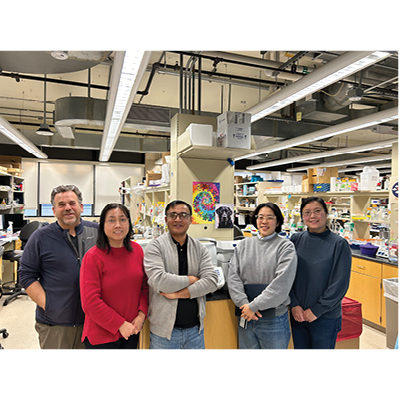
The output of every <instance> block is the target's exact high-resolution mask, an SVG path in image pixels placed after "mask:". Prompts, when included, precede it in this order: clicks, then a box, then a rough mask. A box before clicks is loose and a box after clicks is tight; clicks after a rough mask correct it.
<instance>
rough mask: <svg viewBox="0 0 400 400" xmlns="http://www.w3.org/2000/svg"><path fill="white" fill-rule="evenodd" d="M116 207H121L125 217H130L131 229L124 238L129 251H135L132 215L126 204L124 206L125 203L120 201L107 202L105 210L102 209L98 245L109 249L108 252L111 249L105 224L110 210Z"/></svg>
mask: <svg viewBox="0 0 400 400" xmlns="http://www.w3.org/2000/svg"><path fill="white" fill-rule="evenodd" d="M114 208H119V209H120V210H122V212H123V213H124V214H125V217H126V218H128V223H129V230H128V233H127V235H126V236H125V238H124V247H125V248H126V249H127V250H128V251H133V247H132V244H131V237H132V235H133V228H132V223H131V216H130V215H129V210H128V209H127V208H126V206H124V205H123V204H119V203H110V204H107V205H106V206H105V207H104V208H103V210H102V211H101V215H100V223H99V233H98V236H97V242H96V245H97V247H99V248H100V249H103V250H107V254H108V253H109V252H110V250H111V246H110V242H109V241H108V237H107V235H106V234H105V232H104V224H105V220H106V215H107V212H108V211H109V210H113V209H114Z"/></svg>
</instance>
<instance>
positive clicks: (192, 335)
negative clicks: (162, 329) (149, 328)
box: [150, 325, 205, 349]
mask: <svg viewBox="0 0 400 400" xmlns="http://www.w3.org/2000/svg"><path fill="white" fill-rule="evenodd" d="M150 349H205V345H204V330H202V331H201V332H200V333H199V326H198V325H197V326H194V327H193V328H188V329H182V328H174V329H173V330H172V335H171V340H168V339H167V338H164V337H161V336H158V335H155V334H154V333H152V332H150Z"/></svg>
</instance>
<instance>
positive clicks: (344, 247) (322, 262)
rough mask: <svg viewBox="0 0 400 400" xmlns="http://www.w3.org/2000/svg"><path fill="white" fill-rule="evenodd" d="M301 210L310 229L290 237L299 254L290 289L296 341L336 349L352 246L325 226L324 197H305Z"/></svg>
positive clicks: (307, 346)
mask: <svg viewBox="0 0 400 400" xmlns="http://www.w3.org/2000/svg"><path fill="white" fill-rule="evenodd" d="M300 212H301V215H302V218H303V220H304V223H305V225H306V226H307V231H305V232H300V233H296V234H294V235H293V236H292V237H291V240H292V242H293V243H294V245H295V247H296V251H297V257H298V264H297V273H296V279H295V281H294V284H293V288H292V290H291V292H290V299H291V303H290V308H291V327H292V336H293V345H294V348H295V349H334V348H335V343H336V337H337V334H338V332H339V331H340V330H341V321H342V299H343V297H344V295H345V294H346V292H347V289H348V287H349V281H350V271H351V250H350V246H349V244H348V243H347V241H346V240H345V239H343V238H342V237H340V236H338V235H336V234H334V233H333V232H331V231H330V230H329V228H328V227H327V226H326V224H327V217H328V210H327V207H326V204H325V202H324V201H323V200H322V199H321V198H319V197H308V198H306V199H303V201H302V204H301V207H300Z"/></svg>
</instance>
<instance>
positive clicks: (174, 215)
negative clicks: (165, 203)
mask: <svg viewBox="0 0 400 400" xmlns="http://www.w3.org/2000/svg"><path fill="white" fill-rule="evenodd" d="M178 216H179V218H180V219H189V218H190V214H188V213H185V212H181V213H176V212H171V213H168V214H167V218H170V219H177V218H178Z"/></svg>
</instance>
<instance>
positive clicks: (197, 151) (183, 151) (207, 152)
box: [176, 135, 257, 160]
mask: <svg viewBox="0 0 400 400" xmlns="http://www.w3.org/2000/svg"><path fill="white" fill-rule="evenodd" d="M256 150H257V147H256V144H255V142H254V138H253V137H252V138H251V149H248V150H247V149H236V148H232V147H216V146H212V147H211V146H200V145H193V144H192V142H191V140H190V137H189V136H188V135H181V136H179V137H178V146H177V151H176V153H177V155H178V156H180V157H190V158H205V159H210V160H226V159H227V158H235V157H239V156H241V155H244V154H251V153H254V152H255V151H256Z"/></svg>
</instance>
